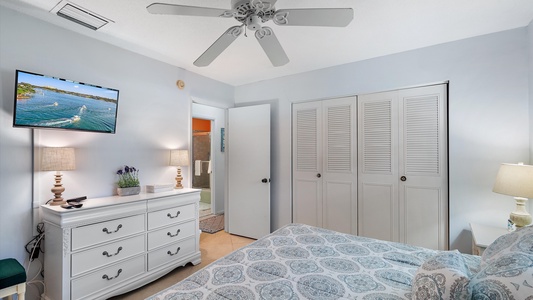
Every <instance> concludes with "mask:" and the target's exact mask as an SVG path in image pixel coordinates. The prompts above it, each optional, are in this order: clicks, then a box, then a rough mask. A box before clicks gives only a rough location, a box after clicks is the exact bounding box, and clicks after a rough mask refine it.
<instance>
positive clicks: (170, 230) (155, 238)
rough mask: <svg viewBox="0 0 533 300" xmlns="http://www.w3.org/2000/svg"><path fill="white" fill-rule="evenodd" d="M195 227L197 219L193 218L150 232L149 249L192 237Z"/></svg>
mask: <svg viewBox="0 0 533 300" xmlns="http://www.w3.org/2000/svg"><path fill="white" fill-rule="evenodd" d="M195 228H196V220H193V221H189V222H187V223H182V224H178V225H174V226H170V227H165V228H163V229H158V230H156V231H153V232H150V233H148V250H152V249H155V248H157V247H159V246H163V245H165V244H170V243H173V242H176V241H179V240H182V239H184V238H187V237H190V236H192V235H193V234H194V231H195Z"/></svg>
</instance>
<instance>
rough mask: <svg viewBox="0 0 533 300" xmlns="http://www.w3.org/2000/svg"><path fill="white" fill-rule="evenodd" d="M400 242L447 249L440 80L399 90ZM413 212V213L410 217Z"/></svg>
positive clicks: (443, 99)
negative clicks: (423, 85) (427, 84)
mask: <svg viewBox="0 0 533 300" xmlns="http://www.w3.org/2000/svg"><path fill="white" fill-rule="evenodd" d="M399 100H400V107H399V118H400V120H399V133H400V138H399V143H400V147H399V152H400V154H399V155H400V169H399V172H400V174H399V176H400V177H401V176H404V178H405V181H400V187H399V189H400V193H399V205H400V211H401V212H402V213H401V214H400V232H401V233H402V237H401V239H400V241H401V242H406V243H410V244H413V245H417V246H422V247H427V248H432V249H441V250H445V249H447V248H448V238H447V237H448V201H447V199H448V194H447V193H448V188H447V184H448V174H447V172H448V167H447V166H448V163H447V155H446V149H447V133H446V109H445V108H446V105H445V103H446V85H435V86H427V87H421V88H413V89H408V90H401V91H399ZM413 216H416V218H414V219H413V218H412V217H413Z"/></svg>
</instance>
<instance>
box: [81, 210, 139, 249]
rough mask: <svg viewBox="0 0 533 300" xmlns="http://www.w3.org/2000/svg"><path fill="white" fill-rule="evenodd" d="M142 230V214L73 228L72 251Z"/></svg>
mask: <svg viewBox="0 0 533 300" xmlns="http://www.w3.org/2000/svg"><path fill="white" fill-rule="evenodd" d="M144 230H145V229H144V215H137V216H132V217H127V218H121V219H116V220H111V221H107V222H102V223H96V224H91V225H87V226H81V227H77V228H73V229H72V251H74V250H77V249H81V248H83V247H87V246H91V245H95V244H100V243H104V242H108V241H112V240H115V239H118V238H121V237H125V236H129V235H132V234H135V233H140V232H143V231H144Z"/></svg>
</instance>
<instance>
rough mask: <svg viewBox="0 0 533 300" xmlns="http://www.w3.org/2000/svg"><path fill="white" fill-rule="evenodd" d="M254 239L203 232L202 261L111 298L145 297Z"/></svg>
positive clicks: (125, 299)
mask: <svg viewBox="0 0 533 300" xmlns="http://www.w3.org/2000/svg"><path fill="white" fill-rule="evenodd" d="M253 241H255V240H254V239H250V238H245V237H241V236H236V235H231V234H229V233H227V232H225V231H224V230H222V231H219V232H217V233H214V234H209V233H203V232H202V233H201V234H200V251H201V252H202V262H201V263H200V264H199V265H197V266H193V265H192V264H187V265H186V266H185V267H179V268H177V269H175V270H173V271H172V272H170V273H168V274H167V275H165V276H163V277H161V278H160V279H158V280H156V281H154V282H152V283H149V284H147V285H145V286H143V287H141V288H139V289H136V290H134V291H131V292H129V293H126V294H123V295H120V296H116V297H113V298H110V300H140V299H145V298H147V297H149V296H151V295H153V294H155V293H157V292H159V291H161V290H163V289H166V288H168V287H169V286H171V285H173V284H175V283H177V282H179V281H181V280H183V279H184V278H185V277H188V276H189V275H191V274H192V273H194V272H196V271H198V270H200V269H201V268H203V267H204V266H206V265H208V264H210V263H212V262H213V261H215V260H217V259H218V258H220V257H223V256H225V255H227V254H229V253H231V252H232V251H234V250H237V249H239V248H241V247H244V246H246V245H248V244H249V243H251V242H253Z"/></svg>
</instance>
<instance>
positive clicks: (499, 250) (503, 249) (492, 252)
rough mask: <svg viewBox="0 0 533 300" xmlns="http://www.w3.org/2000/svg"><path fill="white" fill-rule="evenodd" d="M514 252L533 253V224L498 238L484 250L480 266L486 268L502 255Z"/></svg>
mask: <svg viewBox="0 0 533 300" xmlns="http://www.w3.org/2000/svg"><path fill="white" fill-rule="evenodd" d="M514 252H523V253H525V254H529V255H533V226H529V227H522V228H518V229H516V231H514V232H511V233H508V234H505V235H502V236H500V237H499V238H497V239H496V240H495V241H494V242H493V243H492V244H490V245H489V246H488V247H487V249H485V251H484V252H483V255H482V256H481V265H480V266H481V268H485V267H486V266H487V265H488V264H490V263H491V261H494V260H496V259H498V258H499V257H500V256H502V255H505V254H508V253H514Z"/></svg>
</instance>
